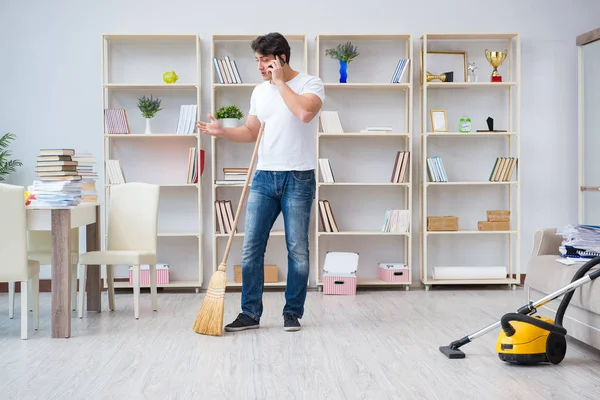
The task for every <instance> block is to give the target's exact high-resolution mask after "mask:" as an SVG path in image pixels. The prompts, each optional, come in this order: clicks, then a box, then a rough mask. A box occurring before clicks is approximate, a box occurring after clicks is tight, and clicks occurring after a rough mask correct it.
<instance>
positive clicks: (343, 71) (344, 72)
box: [340, 60, 348, 83]
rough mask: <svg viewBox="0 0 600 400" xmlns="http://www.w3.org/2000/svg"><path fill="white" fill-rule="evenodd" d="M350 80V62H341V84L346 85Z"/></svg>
mask: <svg viewBox="0 0 600 400" xmlns="http://www.w3.org/2000/svg"><path fill="white" fill-rule="evenodd" d="M346 79H348V62H347V61H342V60H340V83H346Z"/></svg>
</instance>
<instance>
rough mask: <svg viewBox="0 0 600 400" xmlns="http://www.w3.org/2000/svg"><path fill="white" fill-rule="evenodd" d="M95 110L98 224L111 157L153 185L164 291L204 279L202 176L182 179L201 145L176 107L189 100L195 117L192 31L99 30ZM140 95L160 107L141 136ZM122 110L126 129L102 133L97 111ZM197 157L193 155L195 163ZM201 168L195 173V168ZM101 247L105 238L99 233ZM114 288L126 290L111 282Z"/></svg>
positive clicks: (197, 55)
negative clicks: (167, 75) (181, 128)
mask: <svg viewBox="0 0 600 400" xmlns="http://www.w3.org/2000/svg"><path fill="white" fill-rule="evenodd" d="M101 48H102V77H101V85H102V110H100V115H101V120H102V133H103V168H104V181H103V183H104V199H105V200H104V201H105V213H104V221H103V223H104V229H103V232H107V230H106V227H107V224H108V218H109V214H110V208H109V202H110V194H111V188H112V187H113V186H116V185H117V184H118V183H116V184H115V183H111V182H110V181H109V171H108V167H107V160H118V161H119V163H120V167H121V169H122V171H123V176H124V178H125V181H126V182H146V183H153V184H158V185H160V187H161V190H160V209H159V222H158V250H157V251H158V253H157V262H158V263H165V264H169V275H170V279H169V280H170V282H169V283H168V284H163V285H161V284H159V287H168V288H195V289H196V291H198V290H199V289H200V287H201V286H202V284H203V265H202V260H203V249H202V241H203V230H202V176H200V173H198V175H199V176H198V183H197V184H194V183H192V184H190V183H187V172H188V154H189V149H190V148H191V147H196V149H197V150H198V152H199V151H200V149H202V136H201V135H198V133H197V130H196V129H195V123H194V130H193V133H189V134H187V133H186V134H181V133H176V132H177V126H178V121H179V114H180V106H181V105H184V104H195V105H197V107H198V112H197V115H196V116H195V119H197V117H198V115H200V114H201V103H200V97H201V95H200V91H201V78H200V71H201V52H200V38H199V37H198V35H197V34H103V35H102V45H101ZM171 70H174V71H175V72H176V73H177V75H178V76H179V79H178V81H177V82H176V83H173V84H167V83H165V82H163V73H164V72H167V71H171ZM143 95H146V96H150V95H152V96H153V97H159V98H160V99H161V101H162V103H161V107H162V108H163V109H162V110H161V111H159V112H158V113H157V115H156V116H155V117H154V118H153V119H152V120H151V126H152V133H151V134H145V133H144V132H145V120H144V118H143V117H142V115H141V112H140V111H139V109H138V108H137V99H138V98H140V97H142V96H143ZM107 108H120V109H125V110H126V113H127V120H128V123H129V128H130V133H128V134H121V133H117V134H109V133H107V130H106V129H105V126H104V109H107ZM199 159H200V154H199V153H198V160H199ZM198 172H200V171H198ZM103 237H104V246H105V247H106V243H107V235H106V233H104V235H103ZM127 277H128V267H127V266H116V268H115V278H116V279H119V278H127ZM115 287H120V288H127V287H131V286H130V285H129V283H128V282H123V281H117V282H115Z"/></svg>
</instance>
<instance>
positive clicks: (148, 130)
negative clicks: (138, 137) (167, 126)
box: [144, 118, 152, 135]
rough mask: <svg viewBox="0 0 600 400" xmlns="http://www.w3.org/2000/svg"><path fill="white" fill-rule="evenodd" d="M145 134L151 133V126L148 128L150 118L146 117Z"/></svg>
mask: <svg viewBox="0 0 600 400" xmlns="http://www.w3.org/2000/svg"><path fill="white" fill-rule="evenodd" d="M144 133H145V134H146V135H150V134H152V128H150V118H146V130H145V131H144Z"/></svg>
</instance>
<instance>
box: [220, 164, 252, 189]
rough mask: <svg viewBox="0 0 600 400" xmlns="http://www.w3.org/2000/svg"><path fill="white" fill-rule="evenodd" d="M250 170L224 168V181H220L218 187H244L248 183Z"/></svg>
mask: <svg viewBox="0 0 600 400" xmlns="http://www.w3.org/2000/svg"><path fill="white" fill-rule="evenodd" d="M247 176H248V168H223V179H218V180H217V181H216V182H215V184H217V185H243V184H244V183H246V177H247Z"/></svg>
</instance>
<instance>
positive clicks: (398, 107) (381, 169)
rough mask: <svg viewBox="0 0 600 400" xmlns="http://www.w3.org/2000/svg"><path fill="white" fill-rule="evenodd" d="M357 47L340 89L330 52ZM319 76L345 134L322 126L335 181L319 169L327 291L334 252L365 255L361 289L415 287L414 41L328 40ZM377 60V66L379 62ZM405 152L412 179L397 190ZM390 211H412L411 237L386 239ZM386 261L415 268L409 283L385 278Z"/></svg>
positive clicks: (320, 41)
mask: <svg viewBox="0 0 600 400" xmlns="http://www.w3.org/2000/svg"><path fill="white" fill-rule="evenodd" d="M347 41H351V42H352V44H354V45H356V46H357V48H358V52H359V53H360V54H359V55H358V57H357V58H355V60H353V61H352V62H351V63H349V65H348V80H347V82H346V83H340V82H339V64H338V61H337V60H335V59H332V58H330V57H329V56H327V55H326V49H328V48H335V47H336V46H337V45H338V44H344V43H346V42H347ZM315 53H316V54H315V58H316V61H315V62H316V74H317V75H318V76H319V77H320V78H321V79H322V80H323V82H324V85H325V97H326V100H325V103H324V104H323V107H322V110H323V111H337V112H338V115H339V119H340V122H341V125H342V128H343V132H342V133H338V132H334V133H332V132H326V131H324V129H322V128H323V127H322V125H321V124H320V128H319V133H318V141H317V159H319V158H327V159H329V162H330V165H331V169H332V172H333V176H334V179H335V181H334V182H326V181H324V179H323V175H322V172H321V167H320V165H319V164H317V182H318V184H317V190H316V196H315V212H314V214H315V216H316V218H315V221H314V222H315V224H314V231H315V237H316V240H315V246H314V250H311V251H312V252H313V255H314V259H315V261H314V262H313V276H314V279H315V282H316V285H317V286H318V287H319V289H320V290H322V286H323V278H322V274H323V265H324V260H325V255H326V253H327V252H329V251H356V252H358V253H359V265H358V271H357V286H359V287H360V286H388V287H401V286H404V287H405V289H406V290H408V289H409V286H410V284H411V282H412V272H411V269H412V263H411V248H412V233H411V231H412V178H411V175H412V168H411V167H410V165H411V164H412V162H413V159H414V156H413V154H414V153H413V151H412V129H413V122H412V120H413V118H412V113H413V90H412V88H413V83H412V75H413V72H412V71H413V65H414V59H413V49H412V36H411V35H410V34H397V35H396V34H386V35H383V34H382V35H378V34H371V35H369V34H321V35H317V37H316V43H315ZM402 58H405V59H408V60H409V63H408V66H407V70H406V72H405V73H404V75H403V78H402V80H401V81H400V82H399V83H391V80H392V76H393V74H394V71H395V70H396V67H397V65H398V62H399V60H400V59H402ZM373 60H377V62H374V61H373ZM368 126H388V127H392V130H391V132H390V131H386V132H362V131H363V130H364V129H366V128H367V127H368ZM398 151H408V152H410V153H409V154H410V158H409V162H408V169H407V171H406V174H405V175H406V177H405V179H404V181H403V182H401V183H392V182H391V175H392V171H393V169H394V162H395V158H396V154H397V152H398ZM319 200H328V201H329V203H330V205H331V209H332V212H333V216H334V219H335V222H336V224H337V226H338V231H337V232H327V231H326V230H325V229H324V227H323V224H322V221H321V217H320V214H321V210H320V206H319ZM387 209H404V210H408V224H409V226H408V232H384V231H383V229H382V227H383V223H384V219H385V212H386V210H387ZM380 262H401V263H404V264H406V266H407V267H408V274H409V277H408V282H402V283H396V282H385V281H382V280H379V279H378V268H379V263H380Z"/></svg>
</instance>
